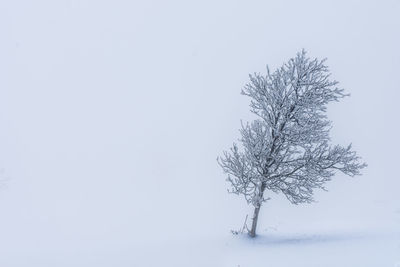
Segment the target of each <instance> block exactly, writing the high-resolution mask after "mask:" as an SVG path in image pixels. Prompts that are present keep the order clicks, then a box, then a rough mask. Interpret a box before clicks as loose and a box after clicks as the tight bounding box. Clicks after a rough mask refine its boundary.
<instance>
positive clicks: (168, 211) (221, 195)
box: [0, 0, 400, 267]
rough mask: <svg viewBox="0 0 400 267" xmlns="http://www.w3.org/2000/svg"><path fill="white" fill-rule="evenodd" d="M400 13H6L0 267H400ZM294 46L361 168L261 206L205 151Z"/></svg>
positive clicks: (215, 8) (213, 148) (250, 6)
mask: <svg viewBox="0 0 400 267" xmlns="http://www.w3.org/2000/svg"><path fill="white" fill-rule="evenodd" d="M398 14H400V2H399V1H396V0H393V1H390V0H387V1H356V0H354V1H351V0H350V1H347V0H346V1H345V0H343V1H316V0H315V1H311V0H310V1H196V2H194V1H193V2H191V1H124V0H116V1H92V0H80V1H70V0H59V1H46V0H38V1H25V0H15V1H0V33H1V34H0V169H1V171H0V267H3V266H4V267H50V266H51V267H54V266H56V267H58V266H77V267H79V266H82V267H83V266H84V267H89V266H96V267H103V266H118V267H119V266H163V267H164V266H165V267H167V266H171V267H176V266H202V267H203V266H230V267H238V266H240V267H246V266H249V267H255V266H271V267H275V266H307V267H309V266H318V267H319V266H321V267H322V266H323V267H325V266H338V267H342V266H351V267H354V266H363V267H365V266H374V267H375V266H376V267H383V266H388V267H398V266H400V236H399V235H400V195H399V188H400V179H399V171H398V165H399V163H398V151H400V141H399V140H400V139H399V136H400V127H399V125H398V121H399V118H398V114H399V112H398V101H399V99H400V90H399V82H398V76H399V70H400V52H399V51H400V50H399V47H400V37H399V34H398V31H399V29H400V18H399V16H398ZM302 48H305V49H306V50H307V51H308V52H309V55H310V56H311V57H318V58H324V57H327V58H328V61H327V65H328V66H329V67H330V69H331V72H332V78H334V79H337V80H338V81H339V82H340V85H341V86H342V87H343V88H345V89H346V91H347V92H348V93H350V94H351V97H349V98H346V99H343V101H341V102H340V103H335V104H332V105H331V106H329V110H328V113H329V114H328V115H329V118H330V119H331V120H332V121H333V129H332V141H333V143H339V144H342V145H346V144H348V143H350V142H352V143H353V148H354V149H355V150H356V151H357V152H358V154H359V155H360V156H362V158H363V160H365V161H366V162H367V163H368V165H369V166H368V167H367V168H366V169H365V170H363V175H362V176H360V177H355V178H348V177H344V176H343V175H337V176H336V177H335V178H334V179H333V180H332V181H331V182H330V183H329V184H327V188H328V190H329V191H328V192H319V191H318V192H316V195H315V199H316V200H317V201H318V202H316V203H313V204H310V205H299V206H293V205H290V204H289V203H288V201H287V200H286V199H284V197H283V196H280V195H278V196H276V195H274V194H271V195H268V196H270V197H271V198H272V199H271V201H269V202H267V203H266V204H265V206H263V208H262V210H261V213H260V219H259V228H258V230H259V231H258V232H259V237H257V238H256V239H254V240H251V239H248V238H247V237H246V236H234V235H232V234H230V230H232V229H233V230H237V229H240V228H241V227H242V225H243V221H244V218H245V216H246V214H251V212H252V210H251V207H248V206H247V205H246V203H245V202H244V200H243V199H242V198H240V197H237V196H234V195H229V194H228V193H227V192H226V189H227V183H226V182H225V180H224V179H225V176H224V174H223V173H222V171H221V169H220V168H219V166H218V165H217V162H216V157H217V156H218V155H220V154H221V152H222V150H224V149H227V148H229V147H230V146H231V144H232V142H233V141H235V140H236V139H237V138H238V137H239V133H238V128H239V127H240V120H241V119H243V120H247V119H249V118H251V114H250V112H249V107H248V104H249V102H248V99H246V98H245V97H243V96H241V95H240V90H241V88H242V86H243V85H244V84H245V83H246V82H247V81H248V74H249V73H252V72H261V73H262V72H264V71H265V65H266V64H269V65H270V66H271V68H272V69H274V68H275V67H276V66H279V65H281V64H282V63H283V62H284V61H286V60H287V59H288V58H290V57H293V56H294V55H295V54H296V52H298V51H300V50H301V49H302Z"/></svg>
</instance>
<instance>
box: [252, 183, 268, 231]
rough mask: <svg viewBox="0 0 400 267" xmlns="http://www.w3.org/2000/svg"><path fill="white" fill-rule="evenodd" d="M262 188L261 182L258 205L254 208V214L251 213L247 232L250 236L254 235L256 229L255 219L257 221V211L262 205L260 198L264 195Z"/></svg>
mask: <svg viewBox="0 0 400 267" xmlns="http://www.w3.org/2000/svg"><path fill="white" fill-rule="evenodd" d="M264 190H265V184H264V183H262V184H261V188H260V192H259V201H260V203H258V205H257V206H256V207H255V208H254V214H253V223H252V224H251V229H250V232H249V235H250V237H256V229H257V221H258V213H259V212H260V208H261V205H262V203H263V202H262V200H263V196H264Z"/></svg>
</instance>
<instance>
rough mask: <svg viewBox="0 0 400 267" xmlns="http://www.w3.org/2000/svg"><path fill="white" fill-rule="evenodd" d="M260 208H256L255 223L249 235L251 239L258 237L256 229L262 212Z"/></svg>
mask: <svg viewBox="0 0 400 267" xmlns="http://www.w3.org/2000/svg"><path fill="white" fill-rule="evenodd" d="M260 207H261V205H260V206H258V207H256V208H254V215H253V223H252V224H251V230H250V232H249V235H250V236H251V237H256V229H257V221H258V213H259V212H260Z"/></svg>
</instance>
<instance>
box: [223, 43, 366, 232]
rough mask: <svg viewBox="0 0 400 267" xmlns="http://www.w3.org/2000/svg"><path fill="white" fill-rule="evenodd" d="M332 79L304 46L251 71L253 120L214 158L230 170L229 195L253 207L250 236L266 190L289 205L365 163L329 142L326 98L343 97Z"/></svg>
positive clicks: (322, 62) (309, 198) (249, 89)
mask: <svg viewBox="0 0 400 267" xmlns="http://www.w3.org/2000/svg"><path fill="white" fill-rule="evenodd" d="M337 84H338V82H337V81H332V80H330V72H329V70H328V67H327V66H326V65H325V60H318V59H313V60H311V59H310V58H308V57H307V55H306V52H305V51H304V50H303V51H302V52H300V53H298V54H297V56H296V57H295V58H292V59H290V60H289V61H288V62H287V63H285V64H284V65H283V66H282V67H280V68H278V69H277V70H276V71H275V72H273V73H271V72H270V71H269V68H268V67H267V74H266V75H265V76H263V75H260V74H257V73H255V74H254V75H250V82H249V83H248V84H247V85H246V86H245V87H244V89H243V90H242V94H243V95H246V96H249V97H250V98H251V103H250V107H251V112H252V113H254V114H255V115H257V119H256V120H254V121H253V122H251V123H246V124H243V123H242V128H241V130H240V133H241V139H240V143H241V145H242V149H239V148H238V146H237V145H236V144H235V143H234V144H233V147H232V148H231V149H230V151H225V152H224V154H223V156H222V157H220V158H218V163H219V164H220V165H221V167H222V168H223V170H224V172H226V173H227V174H228V179H227V180H228V181H229V182H230V184H231V187H232V188H231V190H230V192H231V193H235V194H242V195H244V197H245V199H246V200H247V202H248V203H249V204H252V205H253V206H254V215H253V217H252V226H251V229H250V230H249V235H250V236H251V237H255V236H256V228H257V220H258V214H259V211H260V207H261V205H262V204H263V202H265V201H266V200H267V199H266V198H265V196H264V192H265V190H270V191H272V192H275V193H283V194H284V195H285V196H286V197H287V199H288V200H289V201H290V202H292V203H293V204H298V203H303V202H307V203H309V202H312V201H313V191H314V189H316V188H321V189H323V190H325V188H324V184H325V182H327V181H329V180H331V177H332V176H333V175H334V174H335V172H336V171H341V172H343V173H345V174H347V175H349V176H355V175H359V174H360V169H362V168H364V167H365V166H366V164H365V163H361V162H360V158H359V157H358V156H357V155H356V152H354V151H353V150H352V149H351V145H349V146H347V147H341V146H339V145H335V146H332V145H330V144H329V141H330V138H329V130H330V128H331V122H330V121H329V120H328V118H327V116H326V107H327V104H328V103H329V102H332V101H339V100H340V99H341V98H343V97H345V96H347V94H345V93H344V91H343V89H340V88H338V87H337Z"/></svg>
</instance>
